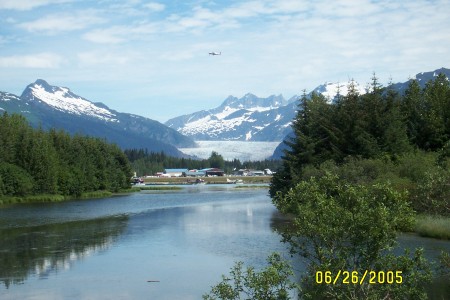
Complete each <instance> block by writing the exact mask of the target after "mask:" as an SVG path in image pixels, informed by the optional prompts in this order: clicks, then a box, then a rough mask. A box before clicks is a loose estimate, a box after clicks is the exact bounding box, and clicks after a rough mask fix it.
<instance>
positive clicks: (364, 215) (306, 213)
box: [273, 173, 431, 299]
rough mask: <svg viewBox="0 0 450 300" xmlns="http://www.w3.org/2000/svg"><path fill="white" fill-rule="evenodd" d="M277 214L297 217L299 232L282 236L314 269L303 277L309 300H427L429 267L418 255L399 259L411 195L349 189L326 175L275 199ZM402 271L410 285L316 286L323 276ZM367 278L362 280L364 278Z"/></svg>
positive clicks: (385, 186)
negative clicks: (398, 243) (400, 235)
mask: <svg viewBox="0 0 450 300" xmlns="http://www.w3.org/2000/svg"><path fill="white" fill-rule="evenodd" d="M273 201H274V203H275V205H276V206H277V208H278V209H279V210H280V211H282V212H284V213H291V214H293V215H294V216H295V219H294V228H293V229H291V230H289V231H286V232H283V233H282V235H283V239H284V241H286V242H288V243H290V245H291V252H292V253H293V254H299V255H300V256H302V257H303V258H305V259H306V260H307V261H308V262H309V264H308V269H307V274H306V275H304V276H303V277H302V282H301V295H302V297H303V298H305V299H383V298H386V297H387V298H395V299H398V298H405V299H413V298H415V299H426V292H425V290H424V285H423V284H424V283H426V282H428V281H430V280H431V273H430V270H429V269H428V263H427V262H426V260H425V259H424V258H423V256H422V253H421V252H420V251H417V252H416V253H415V254H414V256H413V257H411V255H409V253H405V255H403V256H394V255H392V254H391V253H390V250H391V249H392V247H393V246H394V245H395V242H396V232H397V231H398V230H407V229H409V228H411V226H412V224H413V220H414V218H413V210H412V208H411V207H410V205H409V203H408V201H407V199H406V194H405V193H401V192H398V191H396V190H394V189H393V188H392V187H391V186H390V185H388V184H376V185H373V186H370V187H369V186H365V185H357V184H349V183H347V182H344V181H342V180H340V179H339V177H338V176H336V175H331V174H330V173H326V174H325V175H324V176H322V177H321V178H314V177H313V178H311V179H310V180H308V181H303V182H300V183H299V184H297V185H296V186H295V187H294V188H293V189H291V190H290V191H289V192H288V193H287V194H285V195H283V194H281V193H280V194H278V195H277V196H276V197H275V198H274V199H273ZM365 270H373V271H384V272H387V271H401V272H402V277H403V278H404V281H405V282H406V281H407V283H408V284H397V285H386V284H379V285H373V284H368V281H365V282H363V283H362V284H343V283H342V281H340V282H337V283H336V284H322V285H320V284H316V282H315V274H316V272H318V271H322V272H325V271H330V272H331V273H332V274H337V273H338V272H339V271H350V272H352V271H358V272H360V274H363V273H364V271H365ZM361 276H362V275H361Z"/></svg>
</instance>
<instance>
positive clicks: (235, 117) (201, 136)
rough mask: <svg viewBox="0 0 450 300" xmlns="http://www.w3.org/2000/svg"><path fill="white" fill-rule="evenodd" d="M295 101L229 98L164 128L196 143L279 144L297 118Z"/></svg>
mask: <svg viewBox="0 0 450 300" xmlns="http://www.w3.org/2000/svg"><path fill="white" fill-rule="evenodd" d="M296 99H297V97H292V98H291V99H289V100H286V99H284V97H283V96H282V95H278V96H274V95H273V96H270V97H267V98H258V97H257V96H255V95H253V94H246V95H245V96H244V97H242V98H239V99H238V98H236V97H233V96H229V97H228V98H226V99H225V100H224V101H223V103H222V104H221V105H220V106H219V107H217V108H214V109H210V110H202V111H199V112H195V113H192V114H189V115H183V116H180V117H176V118H173V119H170V120H168V121H167V122H166V123H165V124H166V125H167V126H169V127H171V128H173V129H176V130H177V131H178V132H180V133H182V134H184V135H186V136H189V137H192V138H193V139H195V140H229V141H231V140H238V141H280V140H281V139H282V138H283V137H284V136H285V135H286V130H287V128H289V126H290V122H291V121H292V118H293V117H294V116H295V106H296V103H295V102H296V101H295V100H296Z"/></svg>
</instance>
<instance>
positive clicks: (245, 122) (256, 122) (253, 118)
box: [165, 68, 450, 141]
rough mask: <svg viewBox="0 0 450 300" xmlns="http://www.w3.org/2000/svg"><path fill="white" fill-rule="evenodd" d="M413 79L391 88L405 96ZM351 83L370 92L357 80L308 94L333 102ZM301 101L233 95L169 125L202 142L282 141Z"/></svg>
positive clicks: (424, 75) (428, 75) (423, 78)
mask: <svg viewBox="0 0 450 300" xmlns="http://www.w3.org/2000/svg"><path fill="white" fill-rule="evenodd" d="M439 73H444V74H446V75H447V77H450V69H446V68H440V69H437V70H434V71H430V72H421V73H418V74H417V75H416V76H415V77H414V79H416V80H417V81H418V82H419V84H420V85H421V86H422V87H424V86H425V84H426V82H428V81H429V80H431V79H432V78H434V77H435V76H437V74H439ZM410 80H411V79H409V80H407V81H406V82H399V83H395V84H391V85H390V86H389V88H390V89H394V90H396V91H397V92H399V93H403V92H404V91H405V90H406V88H407V86H408V85H409V81H410ZM350 83H351V84H352V85H353V86H354V88H355V89H356V91H357V92H358V93H359V94H365V93H367V91H368V89H370V86H363V85H361V84H359V83H358V82H356V81H354V80H350V81H349V82H348V83H346V84H342V83H339V82H337V83H333V82H325V83H324V84H321V85H319V86H317V87H316V88H315V89H313V90H312V91H311V92H309V93H308V95H311V94H312V93H313V92H314V93H318V94H322V95H324V96H325V97H326V98H327V99H328V101H329V102H330V103H331V102H334V101H335V100H336V96H337V95H338V94H339V95H341V96H345V95H347V93H348V86H349V84H350ZM299 98H300V97H299V96H297V95H295V96H293V97H291V98H290V99H289V100H286V99H285V98H284V97H283V96H282V95H281V94H280V95H271V96H269V97H266V98H260V97H257V96H255V95H254V94H251V93H247V94H245V95H244V96H243V97H241V98H237V97H234V96H231V95H230V96H228V97H227V98H226V99H225V100H224V101H223V102H222V103H221V104H220V105H219V106H217V107H216V108H212V109H208V110H201V111H197V112H194V113H191V114H186V115H182V116H178V117H174V118H171V119H170V120H168V121H167V122H165V124H166V125H167V126H169V127H171V128H173V129H176V130H177V131H178V132H180V133H182V134H184V135H186V136H189V137H192V138H193V139H194V140H198V141H201V140H204V141H208V140H210V141H213V140H224V141H232V140H236V141H282V140H284V139H285V137H286V136H287V135H288V134H289V132H290V125H291V122H292V120H293V119H294V117H295V115H296V113H297V105H298V101H297V100H298V99H299Z"/></svg>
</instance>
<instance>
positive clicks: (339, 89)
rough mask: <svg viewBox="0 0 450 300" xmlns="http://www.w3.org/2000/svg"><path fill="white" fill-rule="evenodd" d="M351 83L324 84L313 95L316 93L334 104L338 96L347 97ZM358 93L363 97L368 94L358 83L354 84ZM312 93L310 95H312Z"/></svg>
mask: <svg viewBox="0 0 450 300" xmlns="http://www.w3.org/2000/svg"><path fill="white" fill-rule="evenodd" d="M349 84H350V82H347V83H339V82H325V83H324V84H321V85H319V86H318V87H316V88H315V89H314V90H312V91H311V93H313V92H315V93H317V94H322V95H324V96H325V98H327V99H328V100H329V101H330V102H332V101H333V100H334V99H335V98H336V96H337V95H338V94H340V95H341V96H346V95H347V94H348V86H349ZM353 84H354V87H355V89H356V91H357V92H358V93H359V94H360V95H363V94H365V93H366V92H367V89H366V88H364V87H362V86H361V85H360V84H359V83H358V82H356V81H354V82H353ZM311 93H310V94H311Z"/></svg>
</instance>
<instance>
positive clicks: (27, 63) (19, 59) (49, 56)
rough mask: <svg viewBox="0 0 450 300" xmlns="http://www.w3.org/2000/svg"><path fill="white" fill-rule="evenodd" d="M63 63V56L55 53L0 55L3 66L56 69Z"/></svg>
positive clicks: (0, 62) (0, 64) (1, 65)
mask: <svg viewBox="0 0 450 300" xmlns="http://www.w3.org/2000/svg"><path fill="white" fill-rule="evenodd" d="M63 63H64V58H63V57H62V56H60V55H58V54H55V53H46V52H44V53H38V54H30V55H12V56H3V57H1V56H0V67H3V68H33V69H56V68H59V67H60V66H61V65H62V64H63Z"/></svg>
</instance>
